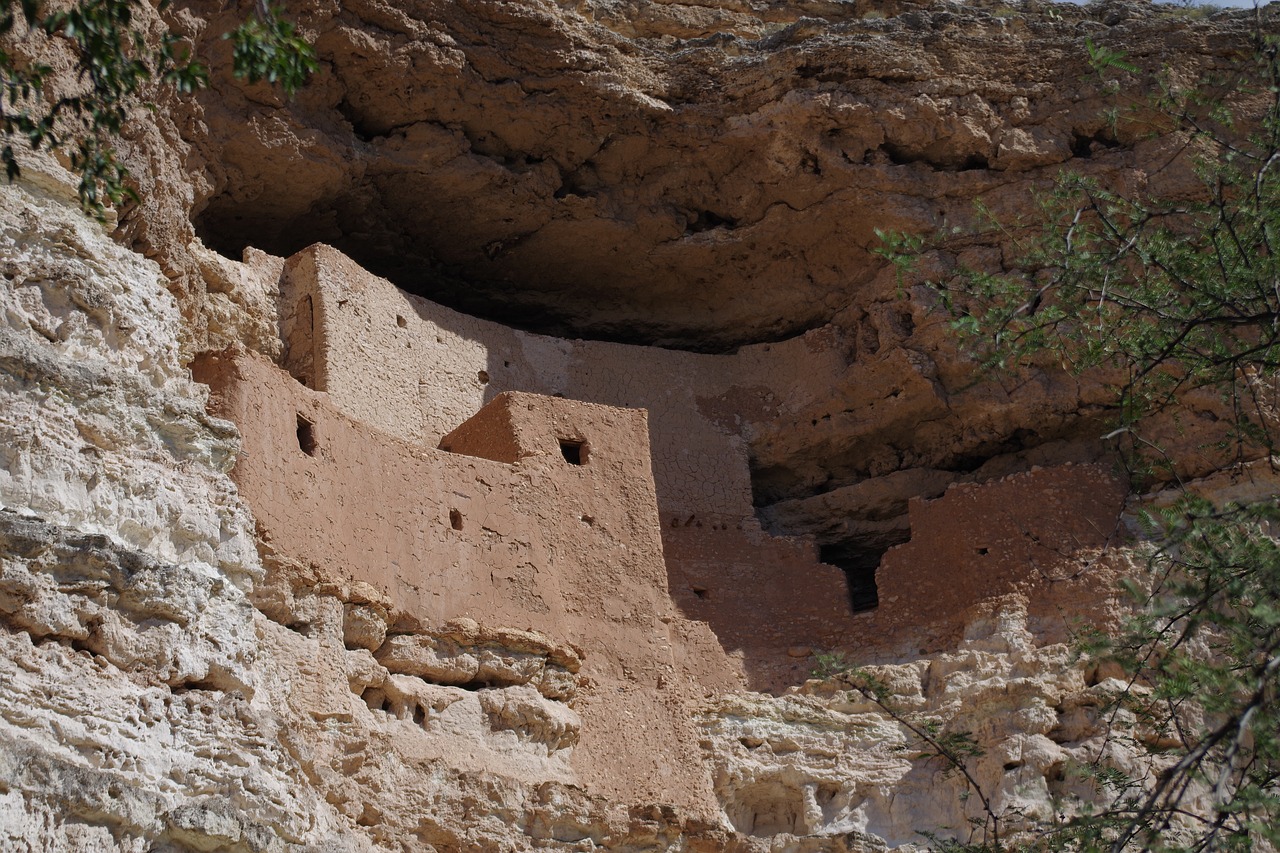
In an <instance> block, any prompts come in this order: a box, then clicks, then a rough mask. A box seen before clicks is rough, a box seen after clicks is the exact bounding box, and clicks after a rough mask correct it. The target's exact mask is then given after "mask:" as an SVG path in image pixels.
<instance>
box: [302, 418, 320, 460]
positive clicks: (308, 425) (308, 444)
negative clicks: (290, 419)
mask: <svg viewBox="0 0 1280 853" xmlns="http://www.w3.org/2000/svg"><path fill="white" fill-rule="evenodd" d="M317 446H318V445H317V443H316V425H315V424H314V423H313V422H312V421H311V420H310V419H309V418H306V417H304V416H302V415H301V414H299V415H298V449H299V450H301V451H302V452H303V453H305V454H307V455H308V456H315V455H316V448H317Z"/></svg>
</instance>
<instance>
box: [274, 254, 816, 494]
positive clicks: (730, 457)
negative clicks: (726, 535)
mask: <svg viewBox="0 0 1280 853" xmlns="http://www.w3.org/2000/svg"><path fill="white" fill-rule="evenodd" d="M281 317H282V321H281V326H282V328H281V332H282V337H283V338H284V340H285V342H286V351H285V355H284V359H283V363H284V366H285V367H286V369H288V370H289V372H290V373H291V374H293V375H294V377H296V378H297V379H299V380H300V381H302V382H303V383H304V384H306V385H308V386H309V387H312V388H315V389H317V390H321V391H325V392H327V393H328V394H329V395H330V398H331V399H332V400H333V403H334V405H335V406H337V407H338V408H339V409H340V410H341V411H343V412H345V413H346V414H348V415H350V416H351V417H353V418H356V419H357V420H360V421H362V422H364V423H367V424H370V425H372V426H376V427H378V428H379V429H381V430H384V431H385V432H387V433H389V434H391V435H394V436H397V437H399V438H402V439H404V440H405V441H409V442H412V443H415V444H423V445H427V446H431V447H434V446H436V445H437V443H438V442H439V441H440V439H441V438H443V437H444V436H445V435H446V434H447V433H449V432H450V431H452V430H453V429H454V428H456V427H457V426H458V425H460V424H461V423H462V422H463V421H465V420H467V419H468V418H470V417H471V416H472V415H473V414H475V413H476V412H477V411H478V410H479V409H480V408H481V407H482V406H483V405H484V404H485V403H487V402H488V401H489V400H492V399H493V398H494V397H495V396H497V395H498V394H499V393H501V392H503V391H512V390H517V391H529V392H535V393H539V394H545V395H548V396H564V397H568V398H573V399H578V400H590V401H593V402H598V403H605V404H608V405H613V406H624V407H631V408H643V409H646V410H647V411H648V412H649V417H650V427H651V429H650V438H651V442H652V445H653V470H654V479H655V483H656V486H657V491H658V502H659V506H660V509H661V511H662V513H663V515H664V517H670V516H676V515H679V516H680V517H682V518H685V517H687V516H689V515H690V514H694V513H699V514H701V515H702V516H704V517H707V516H712V515H724V516H728V517H730V518H734V519H740V518H749V517H752V516H753V511H752V501H751V481H750V471H749V465H748V460H747V448H746V443H745V441H744V439H743V430H744V428H746V421H747V419H748V418H749V417H750V413H759V414H761V415H764V414H767V412H766V411H765V410H767V409H769V407H770V406H771V405H781V400H782V396H783V394H788V395H791V396H792V397H793V398H796V399H799V400H800V401H801V402H802V401H803V398H804V397H805V396H806V393H808V392H807V391H806V387H805V386H806V384H807V383H812V384H813V386H814V388H813V391H812V393H811V394H810V396H817V395H818V393H819V389H820V387H821V385H822V384H823V381H824V379H823V378H824V377H827V376H831V375H834V373H835V370H836V367H837V365H836V362H837V361H839V358H838V356H837V354H836V353H835V351H834V350H831V351H829V352H828V351H824V350H821V349H820V348H816V347H814V346H812V345H811V344H812V342H811V341H808V340H807V339H797V340H796V341H794V342H788V343H786V344H775V345H762V346H760V347H751V348H747V349H745V350H743V352H742V353H740V354H738V355H701V354H696V353H688V352H680V351H675V350H664V349H658V348H653V347H637V346H627V345H623V344H611V343H604V342H599V341H569V340H563V339H559V338H551V337H547V336H544V335H534V334H529V333H526V332H521V331H517V330H515V329H511V328H509V327H506V326H501V325H499V324H497V323H492V322H489V321H485V320H479V319H476V318H474V317H468V316H466V315H463V314H459V313H458V312H456V311H452V310H450V309H448V308H445V307H443V306H441V305H437V304H434V303H431V302H428V301H426V300H423V299H421V298H418V297H414V296H410V295H409V294H407V293H405V292H404V291H401V290H399V289H398V288H396V287H395V286H394V285H392V284H391V283H390V282H388V281H386V280H385V279H381V278H378V277H377V276H374V275H372V274H370V273H368V272H366V271H365V270H363V269H362V268H360V267H359V266H358V265H357V264H356V263H354V262H353V261H351V260H350V259H349V258H347V257H346V256H344V255H343V254H341V253H340V252H338V251H336V250H334V249H332V248H329V247H327V246H323V245H316V246H312V247H310V248H308V249H306V250H304V251H303V252H300V253H299V254H297V255H295V256H294V257H292V258H290V260H289V262H288V265H287V270H286V275H285V279H284V281H283V283H282V290H281ZM793 351H794V352H793ZM827 362H831V364H830V365H828V364H827ZM801 377H804V378H801Z"/></svg>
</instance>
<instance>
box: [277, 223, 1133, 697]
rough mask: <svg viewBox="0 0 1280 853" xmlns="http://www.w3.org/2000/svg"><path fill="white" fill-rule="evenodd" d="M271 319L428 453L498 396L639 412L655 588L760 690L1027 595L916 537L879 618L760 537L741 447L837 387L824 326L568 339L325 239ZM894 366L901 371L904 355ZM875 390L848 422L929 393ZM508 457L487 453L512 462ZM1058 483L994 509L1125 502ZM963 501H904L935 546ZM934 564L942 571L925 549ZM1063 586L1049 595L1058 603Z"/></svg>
mask: <svg viewBox="0 0 1280 853" xmlns="http://www.w3.org/2000/svg"><path fill="white" fill-rule="evenodd" d="M281 317H282V337H283V338H284V340H285V341H286V352H285V355H284V358H283V363H284V365H285V367H287V368H288V369H289V370H290V372H291V373H292V374H293V375H294V376H295V377H297V378H299V379H300V380H301V381H304V382H306V383H307V384H309V385H311V386H313V387H316V388H318V389H321V390H323V391H325V392H326V393H327V394H328V397H329V400H330V402H331V403H332V405H333V406H334V407H336V408H337V409H338V410H340V411H342V412H343V413H345V414H346V415H348V416H349V417H351V418H353V419H355V420H358V421H361V422H363V423H367V424H369V425H371V426H374V427H376V428H378V429H379V430H382V431H385V432H386V433H388V434H390V435H393V436H397V437H399V438H401V439H403V440H404V441H406V442H409V443H410V444H412V445H415V446H419V447H434V446H435V445H436V444H437V443H439V442H440V441H441V440H442V439H444V438H445V436H446V435H447V434H449V433H451V432H453V431H455V430H460V432H458V433H455V435H454V436H453V438H456V437H457V436H459V435H461V434H464V433H465V432H466V431H467V428H461V429H460V425H462V424H464V422H465V423H470V424H472V427H474V426H475V424H477V423H478V420H476V421H473V420H472V418H473V416H474V415H475V414H476V412H478V411H480V410H481V409H482V407H483V406H484V405H485V404H486V403H487V402H488V401H490V400H492V399H494V398H495V397H496V396H498V395H499V394H501V393H502V392H505V391H510V390H521V391H529V392H535V393H539V394H543V395H549V396H557V397H559V396H563V397H566V398H571V399H577V400H589V401H593V402H596V403H604V404H609V405H613V406H624V407H632V408H642V409H644V410H646V411H647V412H648V413H649V446H650V450H651V452H652V470H653V480H654V485H655V498H656V503H657V512H658V518H659V521H660V530H661V550H662V551H663V552H664V553H665V563H666V577H665V582H666V584H668V585H669V586H670V589H671V594H672V596H673V598H674V601H675V602H676V604H678V606H679V608H680V611H681V612H682V613H684V614H685V615H686V616H688V617H690V618H692V619H694V620H698V621H705V622H706V623H708V624H709V625H710V626H711V628H712V629H713V630H714V632H715V634H716V637H717V638H718V640H719V642H720V644H721V645H722V647H723V648H724V649H725V650H726V651H727V652H731V653H735V654H737V655H739V656H740V659H741V661H742V665H743V668H744V670H745V674H746V675H747V677H748V679H749V683H750V684H751V686H752V687H753V688H755V689H765V690H778V689H781V688H783V687H785V686H786V685H789V684H794V683H797V682H799V681H801V680H803V679H804V678H805V677H806V676H807V675H808V674H809V672H810V671H811V669H812V667H813V660H812V659H811V658H810V657H809V655H808V653H809V652H810V651H811V650H812V649H814V648H817V649H822V648H835V647H852V648H858V649H860V650H862V651H864V652H866V653H868V654H883V655H890V654H894V653H900V652H904V651H906V650H907V649H908V647H909V646H915V645H918V644H919V643H920V639H921V638H922V637H923V638H926V641H925V642H924V643H923V645H925V646H931V647H933V646H936V647H946V644H947V643H949V642H952V640H954V639H955V635H956V632H957V631H958V630H959V628H958V627H957V626H958V625H960V624H961V622H962V619H963V613H964V612H965V611H966V609H967V608H969V607H970V606H971V605H972V604H974V603H976V602H980V601H983V600H987V599H991V598H993V597H1000V596H1002V595H1005V594H1008V593H1010V592H1014V591H1019V590H1021V591H1024V592H1025V591H1026V590H1027V589H1029V588H1030V587H1031V586H1034V584H1031V585H1030V586H1029V585H1028V582H1027V580H1026V578H1025V577H1024V575H1025V574H1027V572H1028V571H1031V569H1029V567H1028V565H1027V564H1025V563H1020V562H1019V560H1020V559H1021V557H1022V556H1023V555H1021V552H1019V553H1018V554H1017V555H1015V554H1013V553H1010V554H1009V555H1007V559H1006V558H1002V559H1003V560H1004V561H1003V562H1001V563H1000V566H1001V567H1002V568H1001V570H1000V571H998V572H994V573H993V572H991V566H992V561H991V560H983V561H975V560H974V559H973V556H974V555H972V554H970V553H968V552H966V551H964V550H963V549H961V550H958V551H957V550H955V549H953V548H946V549H941V550H938V549H932V550H930V549H929V548H925V546H921V545H919V544H915V545H914V547H913V546H912V545H911V544H910V543H909V545H908V546H903V547H905V548H907V550H905V551H902V552H900V553H898V554H897V556H895V557H893V558H892V559H890V558H889V557H888V555H886V559H885V562H884V564H883V565H882V566H881V568H880V570H879V571H878V572H877V574H876V577H877V582H878V583H879V585H880V586H881V590H880V605H879V607H877V608H876V609H875V610H871V611H866V612H857V613H855V612H853V610H852V608H851V606H850V598H849V592H848V588H847V584H846V579H845V575H844V573H843V572H842V571H841V570H840V569H837V568H835V567H833V566H829V565H826V564H823V563H821V562H819V560H818V553H817V549H816V548H815V547H814V545H813V543H812V542H811V541H809V540H806V539H800V538H786V537H775V536H771V535H769V534H768V533H767V532H765V531H763V530H762V529H761V527H760V523H759V521H758V519H757V518H756V515H755V512H754V509H753V507H752V495H751V481H750V470H749V465H748V459H747V450H746V447H747V445H746V437H748V436H749V435H750V433H751V430H752V429H753V428H755V427H754V425H755V424H758V423H762V422H766V421H768V420H769V419H770V418H771V417H773V416H774V415H775V414H776V413H778V412H780V411H782V410H783V408H784V406H785V407H786V408H788V409H789V410H791V411H803V410H805V409H806V407H808V406H809V405H810V404H811V402H812V401H814V400H821V399H823V398H824V397H825V396H829V394H830V388H831V387H832V386H833V385H835V384H836V383H838V382H841V381H847V376H845V373H846V372H847V370H848V367H849V365H848V362H847V360H846V355H845V354H843V351H842V344H841V342H840V341H838V340H835V338H834V336H835V335H836V333H835V332H833V331H832V330H831V329H830V328H825V329H820V330H816V331H813V332H810V333H807V334H805V335H802V336H800V337H798V338H794V339H792V340H789V341H786V342H782V343H775V344H761V345H757V346H751V347H745V348H743V349H741V350H740V351H738V352H737V353H735V354H733V355H700V354H694V353H687V352H678V351H672V350H663V349H659V348H652V347H636V346H627V345H621V344H611V343H605V342H597V341H567V340H561V339H556V338H550V337H546V336H542V335H534V334H528V333H525V332H520V331H517V330H514V329H511V328H508V327H505V326H501V325H498V324H496V323H492V322H488V321H483V320H478V319H476V318H473V317H468V316H465V315H462V314H459V313H457V312H455V311H452V310H450V309H447V308H444V307H442V306H439V305H436V304H434V303H431V302H428V301H426V300H423V299H421V298H418V297H414V296H410V295H409V294H406V293H405V292H403V291H401V290H399V289H398V288H396V287H395V286H394V285H392V284H391V283H389V282H387V281H385V280H384V279H381V278H378V277H376V276H373V275H371V274H370V273H368V272H366V271H365V270H363V269H362V268H360V267H359V266H358V265H357V264H355V263H354V262H352V261H351V260H350V259H348V258H346V257H345V256H344V255H342V254H341V253H340V252H337V251H336V250H334V249H332V248H329V247H327V246H323V245H316V246H312V247H310V248H308V249H307V250H305V251H303V252H301V253H299V254H298V255H296V256H294V257H293V258H291V259H290V260H289V261H288V263H287V266H286V275H285V277H284V280H283V282H282V288H281ZM889 358H890V360H892V359H895V358H896V359H899V360H900V359H903V358H905V359H908V360H909V359H910V358H911V354H910V353H905V354H904V353H896V354H891V355H890V357H889ZM899 368H901V369H899ZM927 373H928V371H924V372H921V370H918V369H914V368H913V367H912V365H906V366H903V365H896V364H888V365H887V366H886V365H880V369H879V371H877V370H871V371H870V372H869V373H867V377H866V381H868V382H871V383H873V384H875V382H876V381H877V380H876V377H877V376H882V375H883V376H898V377H908V378H910V377H914V378H915V379H914V381H918V382H927V381H928V380H927V378H926V374H927ZM902 381H907V380H906V379H904V380H902ZM881 385H883V383H880V384H877V385H875V387H869V388H865V389H863V390H864V391H866V396H867V399H868V402H867V403H866V404H865V407H864V410H863V411H851V412H845V413H842V414H843V416H844V417H845V418H848V417H854V418H859V417H861V418H867V419H880V418H884V417H887V416H888V415H887V414H886V411H885V407H888V408H889V409H891V410H892V411H893V412H896V414H895V415H893V417H897V418H898V419H900V420H903V421H904V423H916V420H917V419H915V418H913V417H912V416H911V412H910V411H898V409H900V408H901V406H900V405H899V401H900V398H901V396H908V397H912V398H923V397H926V396H927V394H926V393H925V392H924V391H923V390H921V389H915V392H913V393H911V394H902V389H901V388H895V387H889V386H884V387H881ZM908 390H910V389H908ZM917 392H918V393H917ZM895 407H896V408H895ZM491 414H492V413H491ZM481 417H483V416H481ZM921 428H922V429H927V425H922V426H921ZM446 443H447V441H446ZM514 452H515V451H514V450H512V449H511V448H508V449H507V450H505V451H500V450H497V449H495V450H493V451H491V452H490V453H489V455H491V456H492V458H495V459H502V460H504V461H515V457H514V456H513V453H514ZM872 467H873V470H874V461H873V462H872ZM1086 471H1087V472H1093V473H1092V474H1086V473H1082V472H1086ZM1095 475H1096V476H1095ZM948 476H954V475H948ZM1066 477H1067V480H1066V482H1067V483H1068V484H1069V485H1068V486H1066V488H1067V490H1068V491H1072V488H1073V485H1075V486H1080V488H1079V489H1078V491H1076V492H1075V493H1074V498H1073V499H1072V500H1073V501H1074V502H1071V501H1068V502H1066V503H1063V504H1062V505H1060V506H1059V505H1056V504H1055V505H1054V506H1053V507H1052V508H1051V509H1052V511H1051V512H1049V510H1050V508H1049V507H1048V505H1047V504H1045V503H1044V501H1043V500H1041V499H1040V498H1039V497H1037V495H1038V494H1039V493H1038V492H1037V491H1036V490H1037V489H1040V488H1046V489H1050V490H1051V491H1052V489H1053V488H1054V486H1053V482H1052V477H1049V478H1047V479H1045V478H1044V477H1036V478H1033V479H1032V480H1031V481H1028V483H1026V484H1024V485H1023V486H1021V487H1018V491H1017V497H1016V498H1015V501H1016V503H1017V504H1018V505H1017V506H1016V507H1010V506H1008V505H1006V506H1005V507H1004V509H1003V510H1002V512H1003V513H1004V514H1005V515H1006V516H1007V515H1008V514H1009V513H1011V512H1012V513H1014V514H1019V513H1021V515H1019V518H1017V519H1009V518H1006V519H1005V521H1007V522H1010V523H1014V522H1016V523H1018V524H1021V525H1022V528H1025V529H1031V528H1035V527H1036V526H1037V525H1043V524H1045V523H1050V524H1051V525H1052V524H1054V523H1056V522H1051V521H1050V522H1046V518H1050V517H1051V516H1053V514H1054V513H1061V514H1063V515H1064V517H1078V518H1085V519H1090V520H1095V516H1100V515H1101V516H1106V515H1108V514H1110V517H1111V518H1112V519H1113V520H1114V516H1115V513H1116V512H1118V506H1119V504H1118V503H1117V500H1119V499H1118V498H1117V499H1115V500H1113V498H1112V496H1113V494H1118V493H1116V492H1115V490H1114V488H1113V486H1112V485H1109V484H1110V483H1111V481H1110V479H1109V477H1108V475H1106V474H1105V472H1103V471H1102V469H1095V468H1089V467H1082V468H1080V469H1079V470H1077V471H1075V472H1074V473H1072V474H1069V475H1066ZM1091 477H1093V478H1094V479H1090V478H1091ZM1097 478H1101V480H1099V479H1097ZM1104 480H1105V481H1106V484H1104V483H1103V482H1102V481H1104ZM974 488H975V489H976V491H975V492H974V494H989V495H990V497H989V498H988V500H994V501H1000V500H1004V499H1005V497H1002V496H1004V495H1005V491H1007V489H1008V488H1011V487H1001V488H995V487H993V488H994V491H991V492H989V493H988V492H984V491H983V490H984V489H985V488H987V487H974ZM1002 488H1003V489H1004V490H1005V491H1002ZM1028 490H1029V491H1028ZM961 494H968V493H967V492H957V493H956V494H954V495H953V494H950V493H948V495H946V496H945V497H943V498H941V499H939V501H936V502H932V503H927V504H920V505H919V506H914V507H913V509H912V513H911V527H912V529H913V530H916V529H917V528H920V525H924V527H923V528H920V529H924V530H928V531H932V532H930V533H929V535H930V536H934V537H936V536H939V535H941V536H943V537H944V538H946V537H948V536H952V535H955V536H959V535H960V532H958V531H959V528H957V527H956V525H955V524H952V523H951V522H949V521H947V519H948V518H949V517H950V515H949V514H950V513H951V512H952V511H953V508H956V507H959V506H960V505H961V503H960V497H959V495H961ZM917 503H918V502H917ZM1058 503H1062V502H1061V501H1059V502H1058ZM1067 504H1070V505H1067ZM922 507H928V509H924V508H922ZM1046 512H1049V515H1046ZM980 521H981V520H978V519H974V518H972V517H970V516H969V515H964V521H963V524H964V525H969V526H970V529H973V530H977V529H982V530H987V529H989V525H985V524H984V523H980ZM1090 523H1092V521H1091V522H1090ZM1112 526H1114V525H1112ZM938 531H944V532H941V533H939V532H938ZM904 532H905V531H904ZM984 535H986V534H984ZM988 538H990V537H989V536H988ZM1095 540H1096V537H1094V536H1092V535H1084V534H1083V533H1082V534H1081V535H1079V536H1077V537H1076V540H1075V541H1076V542H1077V543H1078V547H1079V548H1082V549H1085V550H1088V549H1089V548H1094V547H1097V546H1099V545H1100V544H1101V542H1100V541H1095ZM930 541H933V540H930ZM655 547H658V546H657V545H656V544H655ZM930 547H932V546H930ZM893 553H894V552H893V551H890V554H893ZM944 553H945V554H946V555H947V557H948V559H947V561H945V562H939V561H938V560H937V559H933V558H932V557H931V556H930V555H933V556H934V557H936V556H937V555H938V554H944ZM921 555H923V556H921ZM1041 556H1042V557H1043V555H1041ZM1062 559H1067V558H1066V557H1062ZM922 567H928V568H927V569H926V568H922ZM957 578H959V579H960V580H959V582H958V583H957V582H956V581H957ZM1062 591H1063V590H1062V588H1061V587H1060V586H1059V587H1056V588H1055V589H1054V590H1053V591H1052V594H1053V595H1057V594H1059V593H1061V592H1062ZM1049 609H1050V610H1052V609H1053V608H1049ZM1059 633H1061V631H1059ZM938 644H941V645H938ZM911 650H912V651H914V649H911Z"/></svg>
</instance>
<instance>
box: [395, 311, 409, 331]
mask: <svg viewBox="0 0 1280 853" xmlns="http://www.w3.org/2000/svg"><path fill="white" fill-rule="evenodd" d="M396 325H397V326H399V327H400V328H402V329H403V328H404V327H405V326H407V325H409V321H408V320H406V319H405V318H404V316H403V315H401V314H397V315H396Z"/></svg>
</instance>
